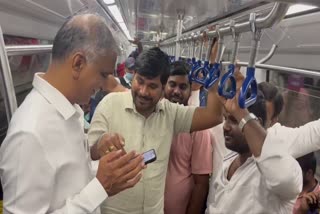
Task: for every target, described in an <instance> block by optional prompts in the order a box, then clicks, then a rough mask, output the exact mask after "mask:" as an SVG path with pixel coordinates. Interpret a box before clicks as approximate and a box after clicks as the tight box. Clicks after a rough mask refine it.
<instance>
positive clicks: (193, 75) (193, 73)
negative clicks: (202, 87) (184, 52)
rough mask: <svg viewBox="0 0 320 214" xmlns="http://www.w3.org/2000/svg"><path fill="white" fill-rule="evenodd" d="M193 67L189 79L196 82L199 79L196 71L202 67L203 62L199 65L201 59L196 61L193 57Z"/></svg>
mask: <svg viewBox="0 0 320 214" xmlns="http://www.w3.org/2000/svg"><path fill="white" fill-rule="evenodd" d="M191 61H192V68H191V71H190V73H189V80H190V81H193V82H196V81H197V78H196V77H197V76H196V72H198V69H199V68H201V64H200V65H199V61H196V59H195V58H192V60H191Z"/></svg>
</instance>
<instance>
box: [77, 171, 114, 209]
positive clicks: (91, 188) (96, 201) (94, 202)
mask: <svg viewBox="0 0 320 214" xmlns="http://www.w3.org/2000/svg"><path fill="white" fill-rule="evenodd" d="M81 192H82V193H83V194H85V195H86V196H87V199H88V201H89V202H90V204H91V206H92V212H93V211H94V210H95V209H97V208H98V207H99V206H100V205H101V203H102V202H103V201H104V200H106V199H107V197H108V194H107V192H106V191H105V190H104V188H103V186H102V185H101V183H100V182H99V181H98V179H97V178H96V177H95V178H94V179H92V181H91V182H90V183H89V184H88V185H87V186H86V187H85V188H84V189H83V190H82V191H81Z"/></svg>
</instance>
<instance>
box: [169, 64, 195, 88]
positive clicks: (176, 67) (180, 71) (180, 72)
mask: <svg viewBox="0 0 320 214" xmlns="http://www.w3.org/2000/svg"><path fill="white" fill-rule="evenodd" d="M189 72H190V66H189V64H188V63H186V62H183V61H176V62H173V63H171V65H170V76H189ZM189 84H191V81H190V80H189Z"/></svg>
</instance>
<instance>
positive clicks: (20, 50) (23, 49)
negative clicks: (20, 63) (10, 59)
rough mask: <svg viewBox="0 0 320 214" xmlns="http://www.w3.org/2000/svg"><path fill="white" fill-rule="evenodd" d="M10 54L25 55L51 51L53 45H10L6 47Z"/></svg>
mask: <svg viewBox="0 0 320 214" xmlns="http://www.w3.org/2000/svg"><path fill="white" fill-rule="evenodd" d="M5 49H6V52H7V55H8V56H25V55H34V54H41V53H51V51H52V45H12V46H11V45H10V46H7V47H5Z"/></svg>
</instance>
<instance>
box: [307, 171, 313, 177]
mask: <svg viewBox="0 0 320 214" xmlns="http://www.w3.org/2000/svg"><path fill="white" fill-rule="evenodd" d="M306 177H310V178H311V177H313V171H312V170H311V169H308V171H307V172H306Z"/></svg>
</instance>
